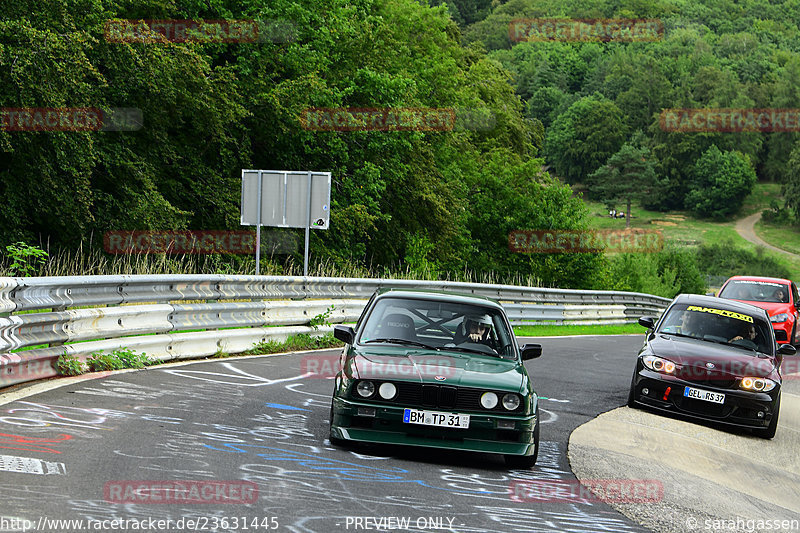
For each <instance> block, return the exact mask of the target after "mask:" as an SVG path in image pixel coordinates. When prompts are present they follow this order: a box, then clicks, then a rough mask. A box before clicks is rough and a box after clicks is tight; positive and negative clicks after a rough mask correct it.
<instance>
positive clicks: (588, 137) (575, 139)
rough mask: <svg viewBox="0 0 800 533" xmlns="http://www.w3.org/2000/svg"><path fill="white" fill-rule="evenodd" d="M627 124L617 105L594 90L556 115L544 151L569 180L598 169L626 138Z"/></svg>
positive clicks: (585, 175)
mask: <svg viewBox="0 0 800 533" xmlns="http://www.w3.org/2000/svg"><path fill="white" fill-rule="evenodd" d="M626 132H627V125H626V124H625V122H624V120H623V115H622V112H621V111H620V109H619V108H618V107H617V105H616V104H615V103H614V102H612V101H611V100H608V99H607V98H605V97H604V96H603V95H601V94H599V93H595V94H593V95H591V96H586V97H584V98H581V99H580V100H578V101H577V102H575V103H574V104H572V105H571V106H570V107H569V109H567V111H565V112H564V113H562V114H561V115H559V116H558V118H556V120H555V121H554V122H553V125H552V126H551V128H550V130H549V131H548V132H547V135H546V137H545V154H546V156H547V160H548V162H551V163H552V165H553V167H554V168H555V170H556V172H557V174H558V175H559V176H561V177H563V178H565V179H566V180H567V181H569V182H570V183H574V182H577V181H580V180H582V179H584V178H586V177H587V176H588V175H589V174H591V173H592V172H594V171H595V170H597V168H599V167H600V165H602V164H603V163H604V162H605V161H606V160H607V159H608V158H609V157H610V156H611V155H613V154H614V153H616V152H617V151H618V150H619V149H620V147H621V146H622V144H623V142H624V141H625V137H626Z"/></svg>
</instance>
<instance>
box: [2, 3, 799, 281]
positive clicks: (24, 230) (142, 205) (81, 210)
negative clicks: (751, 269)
mask: <svg viewBox="0 0 800 533" xmlns="http://www.w3.org/2000/svg"><path fill="white" fill-rule="evenodd" d="M432 3H433V4H438V3H440V2H433V1H432ZM3 7H4V9H3V10H2V13H0V107H4V108H23V107H25V108H28V107H81V106H86V107H95V108H102V109H110V108H138V109H141V110H142V118H143V125H142V127H141V129H139V130H137V131H101V132H96V131H88V132H18V131H2V130H0V194H2V197H3V199H4V201H3V203H2V206H0V241H2V242H0V244H3V245H5V244H9V243H12V242H16V241H25V242H28V243H31V244H37V245H40V246H47V247H54V248H59V247H61V248H71V249H75V248H76V247H78V246H80V245H82V246H84V247H88V246H91V247H95V248H97V247H99V246H100V245H101V243H102V235H103V234H104V233H105V232H107V231H109V230H146V229H203V230H207V229H238V228H239V227H240V226H239V195H240V172H241V169H243V168H263V169H290V170H305V169H309V170H318V171H330V172H332V176H333V190H332V195H331V197H332V206H331V228H330V230H328V231H318V232H313V239H312V255H313V256H314V257H316V258H317V259H320V258H322V259H325V260H328V261H332V262H333V263H338V264H353V263H355V264H360V265H369V266H387V267H402V266H403V265H412V266H419V265H423V266H426V267H430V268H431V269H433V270H434V271H438V272H443V273H446V272H458V271H461V272H463V271H473V272H493V273H496V274H497V276H498V277H497V279H504V278H508V277H510V276H516V275H522V276H533V277H534V278H536V279H538V280H539V281H540V282H541V283H542V284H547V285H558V286H563V287H587V288H589V287H598V288H605V287H608V286H609V283H608V280H609V278H610V276H612V274H613V273H614V272H615V269H619V268H624V265H623V266H622V267H620V264H619V263H620V261H621V260H620V261H617V263H618V264H617V265H614V264H611V263H610V261H609V259H608V258H607V257H606V256H604V255H602V254H596V253H595V254H519V253H511V252H510V251H509V249H508V235H509V232H510V231H513V230H518V229H583V228H586V227H587V210H586V207H585V205H584V203H583V202H582V201H581V199H580V195H576V194H575V193H574V191H573V189H572V187H571V185H577V184H580V186H581V187H585V188H586V189H587V191H588V194H589V195H590V196H591V195H592V194H595V195H598V196H602V195H603V192H602V191H604V190H606V189H607V188H604V187H601V186H598V187H594V185H593V184H597V182H598V181H600V182H602V181H603V180H602V179H599V180H598V179H595V180H594V181H593V180H592V178H591V177H590V176H595V177H597V176H603V175H605V174H604V173H603V172H602V167H603V165H606V163H607V162H608V161H609V160H610V159H611V158H612V157H614V156H615V155H617V156H618V157H617V159H614V161H617V160H619V158H620V157H621V156H619V155H618V153H619V152H620V151H622V153H623V155H624V154H638V155H637V157H639V158H640V159H642V160H644V161H645V162H646V163H647V165H646V166H648V168H647V169H645V171H646V172H647V175H648V176H649V175H654V176H655V180H654V182H653V186H652V187H651V188H649V189H648V194H647V195H643V201H644V202H645V203H646V204H647V206H648V207H650V208H657V209H674V208H684V207H686V208H688V209H690V210H693V211H695V212H696V213H698V214H699V215H702V216H711V217H720V216H729V215H731V214H732V213H734V212H735V211H736V209H737V208H738V205H740V204H737V201H739V202H740V201H741V199H740V196H741V195H742V194H746V192H747V191H748V190H749V187H752V183H753V182H754V180H755V176H757V177H758V179H761V180H772V181H779V182H782V183H785V184H786V187H787V188H789V189H790V190H791V187H795V188H800V185H798V184H797V183H796V182H800V163H798V161H800V145H798V144H797V135H796V134H794V133H683V132H665V131H663V130H661V129H660V128H659V122H658V115H659V113H660V111H661V110H662V108H681V107H689V108H694V107H742V108H756V107H783V108H791V107H800V104H798V102H799V101H800V99H798V93H800V50H799V49H798V48H800V40H799V39H798V28H797V22H796V21H798V20H800V1H797V0H794V1H789V2H783V3H780V4H778V3H769V2H765V1H751V0H748V1H746V2H735V1H733V0H706V1H702V2H689V1H683V0H677V1H661V2H655V3H649V2H644V1H639V0H630V1H624V2H611V1H584V0H581V1H571V2H563V1H561V0H558V1H556V0H542V1H535V0H512V1H511V2H507V3H500V2H497V1H496V0H495V1H494V2H487V1H483V0H463V1H452V2H448V3H447V4H444V3H441V5H428V4H426V3H425V2H417V1H414V0H390V1H384V0H357V1H344V0H305V1H302V2H292V1H288V0H277V1H275V0H236V1H232V0H231V1H229V0H136V1H133V0H6V1H5V2H4V5H3ZM544 16H547V17H563V18H570V17H573V18H592V17H595V18H596V17H630V18H633V17H638V18H659V19H661V20H663V22H664V27H665V34H664V38H663V39H662V40H659V41H656V42H631V43H623V42H608V43H605V42H574V43H573V42H519V43H512V42H511V41H510V40H509V31H508V26H509V22H510V21H511V20H513V19H515V18H520V17H523V18H524V17H544ZM111 19H147V20H164V19H206V20H213V19H255V20H258V21H261V22H263V23H266V24H267V25H268V26H269V25H273V26H274V27H280V28H283V29H284V30H285V29H286V28H289V29H290V30H289V31H288V32H283V33H282V34H281V36H280V38H267V39H260V40H259V41H258V42H241V43H239V42H208V43H201V42H163V43H158V42H156V43H154V42H145V41H143V42H115V41H114V40H113V39H108V38H106V35H105V34H104V29H105V28H106V25H107V22H108V21H109V20H111ZM320 107H322V108H345V107H350V108H381V107H388V108H400V107H431V108H452V109H458V110H471V111H477V112H481V113H489V114H490V115H491V116H492V117H493V121H492V126H493V127H491V128H473V129H471V128H469V127H467V128H463V127H462V128H455V129H453V130H451V131H402V132H401V131H393V132H375V131H360V132H359V131H356V132H328V131H314V130H309V129H304V128H303V125H302V124H301V115H302V114H303V112H304V110H307V109H309V108H320ZM543 168H544V169H548V170H549V172H547V171H545V170H543ZM720 168H722V169H726V172H727V171H729V172H727V173H726V175H730V176H731V181H732V182H731V183H727V182H726V183H717V182H716V181H715V180H716V179H717V176H718V172H717V171H718V170H719V169H720ZM651 173H654V174H651ZM612 189H613V188H612ZM697 191H700V193H698V192H697ZM705 193H707V194H705ZM795 197H796V196H795ZM612 200H613V199H612ZM794 201H795V202H796V201H797V200H794ZM785 207H786V208H787V209H786V211H787V213H789V214H790V215H791V216H795V214H796V211H795V207H796V205H795V204H794V203H792V202H791V201H790V202H788V205H787V206H785ZM681 253H683V252H681ZM676 254H677V255H676ZM678 256H679V254H678V252H667V253H665V254H662V256H659V258H658V259H657V260H655V261H651V262H650V267H651V268H654V269H657V270H658V271H659V272H660V273H662V274H663V271H664V268H666V267H665V265H667V267H668V266H669V265H670V264H672V265H673V266H672V267H669V268H672V269H673V272H678V271H680V270H681V268H679V265H678V264H673V263H675V262H676V261H677V260H678V259H676V257H678ZM625 261H628V260H627V259H626V260H625ZM695 270H696V269H695ZM692 275H693V276H694V274H692ZM696 277H697V276H695V278H696ZM668 282H670V283H678V285H680V282H679V281H675V279H674V274H673V278H672V279H670V280H668ZM692 283H694V287H696V283H695V282H692ZM627 287H628V288H632V287H633V286H632V285H629V286H627ZM623 288H624V287H623ZM678 288H680V287H678ZM684 288H686V287H684ZM667 292H670V291H667Z"/></svg>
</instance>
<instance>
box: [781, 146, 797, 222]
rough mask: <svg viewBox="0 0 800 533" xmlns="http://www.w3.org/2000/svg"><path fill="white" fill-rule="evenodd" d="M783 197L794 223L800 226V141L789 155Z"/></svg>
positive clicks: (782, 190) (782, 187) (782, 186)
mask: <svg viewBox="0 0 800 533" xmlns="http://www.w3.org/2000/svg"><path fill="white" fill-rule="evenodd" d="M781 195H782V196H783V198H784V202H785V206H786V208H787V209H788V210H789V213H791V216H792V217H793V218H794V223H795V224H800V141H798V142H797V143H795V145H794V148H793V149H792V152H791V154H790V155H789V161H788V163H787V165H786V171H785V178H784V181H783V185H781Z"/></svg>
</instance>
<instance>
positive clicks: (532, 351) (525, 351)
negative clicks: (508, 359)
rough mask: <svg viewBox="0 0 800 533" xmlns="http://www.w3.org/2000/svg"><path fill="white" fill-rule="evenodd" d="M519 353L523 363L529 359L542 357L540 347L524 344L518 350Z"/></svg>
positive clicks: (538, 345) (539, 345)
mask: <svg viewBox="0 0 800 533" xmlns="http://www.w3.org/2000/svg"><path fill="white" fill-rule="evenodd" d="M520 352H522V360H523V361H527V360H529V359H536V358H537V357H539V356H540V355H542V345H541V344H525V345H523V346H522V347H521V348H520Z"/></svg>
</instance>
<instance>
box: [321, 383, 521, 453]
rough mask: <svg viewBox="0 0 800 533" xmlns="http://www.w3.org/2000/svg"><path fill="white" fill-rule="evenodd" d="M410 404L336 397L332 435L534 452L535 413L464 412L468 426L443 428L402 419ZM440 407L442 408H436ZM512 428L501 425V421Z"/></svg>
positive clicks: (456, 447) (371, 440)
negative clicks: (389, 403) (394, 404)
mask: <svg viewBox="0 0 800 533" xmlns="http://www.w3.org/2000/svg"><path fill="white" fill-rule="evenodd" d="M408 407H411V408H414V409H425V408H424V407H417V406H408V405H398V406H393V405H386V404H375V403H369V402H356V401H352V400H345V399H342V398H337V397H334V399H333V406H332V411H333V415H332V420H331V437H333V438H335V439H340V440H346V441H359V442H374V443H381V444H403V445H412V446H426V447H430V448H447V449H457V450H468V451H474V452H485V453H498V454H504V455H532V454H533V453H534V450H535V446H536V443H535V442H534V436H533V431H534V428H535V426H536V415H533V414H531V415H503V414H498V413H474V412H470V413H463V414H469V415H470V421H469V428H466V429H456V428H442V427H434V426H425V425H419V424H407V423H404V422H403V412H404V410H405V409H406V408H408ZM435 410H437V411H441V410H440V409H435ZM501 421H502V423H505V425H507V426H510V425H511V423H512V422H513V428H511V427H508V428H505V427H504V428H500V427H498V423H500V422H501Z"/></svg>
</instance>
